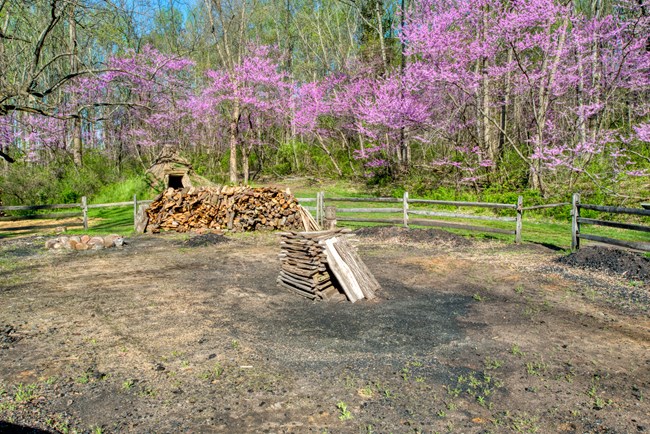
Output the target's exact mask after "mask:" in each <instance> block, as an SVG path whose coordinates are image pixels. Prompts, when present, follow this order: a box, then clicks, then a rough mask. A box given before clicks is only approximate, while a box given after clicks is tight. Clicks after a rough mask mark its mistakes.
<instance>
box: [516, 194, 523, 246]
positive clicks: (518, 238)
mask: <svg viewBox="0 0 650 434" xmlns="http://www.w3.org/2000/svg"><path fill="white" fill-rule="evenodd" d="M523 214H524V197H523V196H519V197H518V198H517V227H516V228H515V243H521V226H522V223H523V221H522V218H523Z"/></svg>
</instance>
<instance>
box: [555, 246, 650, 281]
mask: <svg viewBox="0 0 650 434" xmlns="http://www.w3.org/2000/svg"><path fill="white" fill-rule="evenodd" d="M558 262H559V263H561V264H564V265H569V266H572V267H578V268H582V269H587V270H589V269H591V270H599V271H605V272H609V273H615V274H619V275H621V276H623V277H625V278H627V279H630V280H640V281H643V282H650V260H648V259H647V258H644V257H643V256H641V255H640V254H638V253H633V252H629V251H626V250H619V249H612V248H607V247H599V246H593V247H585V248H582V249H580V250H578V251H577V252H574V253H571V254H570V255H568V256H563V257H560V258H559V259H558Z"/></svg>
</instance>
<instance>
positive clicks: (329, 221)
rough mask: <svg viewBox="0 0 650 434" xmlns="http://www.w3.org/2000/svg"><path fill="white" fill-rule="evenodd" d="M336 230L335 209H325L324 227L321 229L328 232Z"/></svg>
mask: <svg viewBox="0 0 650 434" xmlns="http://www.w3.org/2000/svg"><path fill="white" fill-rule="evenodd" d="M334 228H336V207H335V206H326V207H325V227H324V228H323V229H325V230H330V229H334Z"/></svg>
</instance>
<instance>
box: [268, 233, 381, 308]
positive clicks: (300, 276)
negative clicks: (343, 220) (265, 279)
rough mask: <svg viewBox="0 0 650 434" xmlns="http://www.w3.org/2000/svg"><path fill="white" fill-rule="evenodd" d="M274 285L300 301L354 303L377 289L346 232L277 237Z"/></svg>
mask: <svg viewBox="0 0 650 434" xmlns="http://www.w3.org/2000/svg"><path fill="white" fill-rule="evenodd" d="M280 236H281V241H280V246H281V251H280V261H281V263H282V269H281V271H280V275H279V276H278V280H277V282H278V285H280V286H281V287H283V288H286V289H289V290H291V291H293V292H296V293H298V294H300V295H302V296H304V297H307V298H310V299H312V300H314V299H319V300H320V299H322V300H345V299H346V298H347V299H348V300H350V301H351V302H353V303H354V302H355V301H357V300H360V299H362V298H367V299H372V298H375V292H376V291H377V290H379V289H380V288H381V287H380V286H379V283H378V282H377V280H376V279H375V278H374V276H373V275H372V273H370V270H368V267H366V265H365V264H364V263H363V261H362V260H361V258H360V257H359V255H358V254H357V251H356V249H355V248H354V246H353V245H352V244H350V240H349V239H350V237H352V234H350V230H349V229H335V230H329V231H319V232H288V233H282V234H280Z"/></svg>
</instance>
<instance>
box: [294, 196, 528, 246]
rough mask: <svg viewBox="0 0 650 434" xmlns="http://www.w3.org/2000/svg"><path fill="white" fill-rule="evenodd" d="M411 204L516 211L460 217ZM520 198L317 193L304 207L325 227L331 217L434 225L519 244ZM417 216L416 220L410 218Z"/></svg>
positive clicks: (361, 220) (357, 220)
mask: <svg viewBox="0 0 650 434" xmlns="http://www.w3.org/2000/svg"><path fill="white" fill-rule="evenodd" d="M306 199H309V201H310V202H311V201H313V198H298V201H299V202H307V200H306ZM326 202H327V203H332V202H347V203H350V202H352V203H354V202H363V203H378V204H383V203H401V204H402V207H401V208H388V207H386V208H382V207H371V208H357V207H349V208H344V207H340V206H338V207H335V206H326ZM410 204H419V205H439V206H455V207H478V208H492V209H505V210H512V211H514V212H515V216H512V217H499V216H487V215H476V214H463V213H455V212H445V211H432V210H430V209H428V210H427V209H411V208H410ZM522 205H523V198H522V197H521V196H520V197H519V198H518V200H517V203H492V202H462V201H448V200H430V199H415V198H409V195H408V192H405V193H404V195H403V197H402V198H401V199H400V198H395V197H331V198H327V199H325V194H324V192H319V193H317V195H316V206H315V207H311V206H308V207H305V208H306V209H307V210H310V211H316V220H317V221H318V222H319V223H320V224H321V226H327V225H330V224H332V223H329V224H327V223H325V220H326V219H325V216H326V215H327V214H328V212H329V214H330V217H329V219H328V220H330V221H341V222H358V223H386V224H399V225H403V226H404V227H409V224H411V225H416V226H434V227H443V228H453V229H463V230H469V231H479V232H488V233H500V234H508V235H515V242H521V230H522V213H523V206H522ZM339 213H340V214H355V213H360V214H373V213H381V214H397V213H400V214H401V218H387V217H386V218H381V217H356V216H347V215H339ZM412 216H416V218H412ZM417 217H442V218H455V219H466V220H482V221H497V222H514V223H515V228H514V229H512V230H509V229H501V228H494V227H490V226H474V225H468V224H464V223H457V222H450V221H441V220H434V219H427V218H417Z"/></svg>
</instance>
